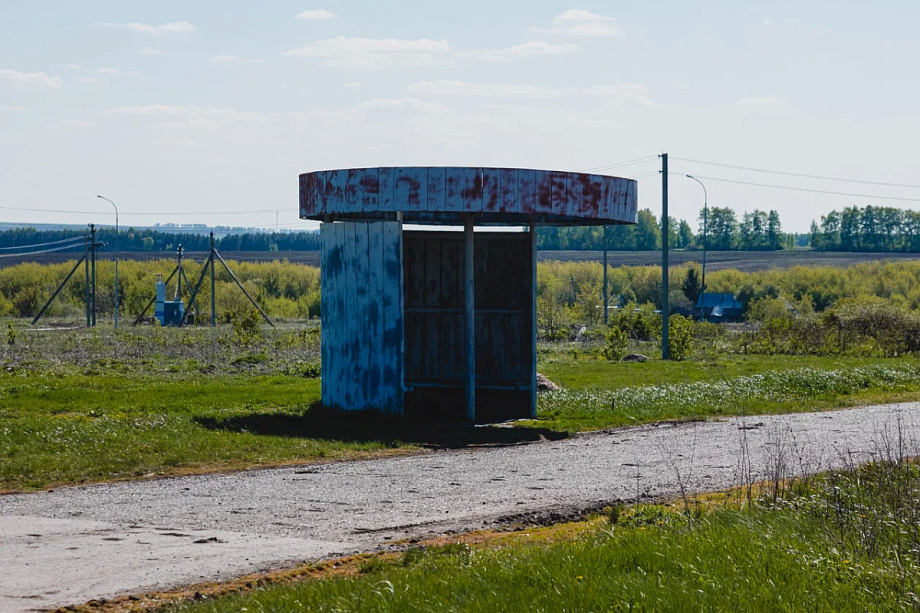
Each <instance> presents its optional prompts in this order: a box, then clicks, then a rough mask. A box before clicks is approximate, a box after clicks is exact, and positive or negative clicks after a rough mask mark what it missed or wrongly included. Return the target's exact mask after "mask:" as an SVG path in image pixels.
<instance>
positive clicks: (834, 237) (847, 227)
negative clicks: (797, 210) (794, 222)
mask: <svg viewBox="0 0 920 613" xmlns="http://www.w3.org/2000/svg"><path fill="white" fill-rule="evenodd" d="M810 243H811V246H812V248H814V249H820V250H823V251H876V252H894V251H903V252H909V253H917V252H920V212H917V211H905V210H902V209H896V208H892V207H878V206H871V205H870V206H867V207H865V208H859V207H856V206H851V207H847V208H845V209H843V211H842V212H837V211H831V212H830V213H828V214H827V215H825V216H824V217H822V218H821V223H820V224H819V223H818V222H815V221H813V222H811V236H810Z"/></svg>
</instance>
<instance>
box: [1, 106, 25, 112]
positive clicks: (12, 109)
mask: <svg viewBox="0 0 920 613" xmlns="http://www.w3.org/2000/svg"><path fill="white" fill-rule="evenodd" d="M28 110H29V109H27V108H26V107H24V106H7V105H5V104H0V112H3V113H25V112H26V111H28Z"/></svg>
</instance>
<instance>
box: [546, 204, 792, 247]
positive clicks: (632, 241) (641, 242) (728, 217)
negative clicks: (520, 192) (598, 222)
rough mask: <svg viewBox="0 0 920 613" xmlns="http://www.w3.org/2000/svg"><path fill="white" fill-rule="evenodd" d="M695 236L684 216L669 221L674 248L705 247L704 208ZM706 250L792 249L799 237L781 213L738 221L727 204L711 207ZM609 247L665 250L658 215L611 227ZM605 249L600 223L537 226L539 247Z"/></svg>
mask: <svg viewBox="0 0 920 613" xmlns="http://www.w3.org/2000/svg"><path fill="white" fill-rule="evenodd" d="M698 222H699V227H698V229H697V232H696V233H695V234H694V232H693V229H692V228H691V226H690V224H689V223H688V222H687V221H686V220H683V219H681V220H679V221H678V220H677V219H674V218H673V217H671V218H669V220H668V245H669V246H670V247H671V248H674V249H702V248H703V211H700V215H699V219H698ZM706 225H707V228H706V237H707V239H706V248H707V249H713V250H716V251H777V250H780V249H793V248H795V247H796V246H797V245H798V246H801V245H800V243H797V242H796V236H795V235H792V234H786V233H784V232H783V226H782V223H781V221H780V218H779V213H777V212H776V211H775V210H771V211H761V210H759V209H754V210H753V211H751V212H749V213H744V214H743V215H742V216H741V219H740V220H739V219H738V217H737V215H736V214H735V211H733V210H732V209H730V208H727V207H709V210H708V213H707V220H706ZM607 237H608V238H607V240H608V243H607V248H608V249H610V250H613V251H657V250H659V249H661V226H660V224H659V222H658V219H657V218H656V217H655V215H654V213H652V212H651V211H650V210H648V209H645V210H642V211H639V219H638V223H636V224H635V225H618V226H610V227H609V229H608V234H607ZM603 248H604V229H603V228H602V227H597V226H579V227H564V228H557V227H548V228H539V229H538V230H537V249H542V250H550V251H551V250H560V249H571V250H579V249H587V250H595V251H596V250H601V249H603Z"/></svg>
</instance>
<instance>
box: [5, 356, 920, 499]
mask: <svg viewBox="0 0 920 613" xmlns="http://www.w3.org/2000/svg"><path fill="white" fill-rule="evenodd" d="M263 366H264V364H260V365H259V368H262V367H263ZM241 368H242V367H241ZM540 368H541V370H543V371H545V372H547V373H549V374H550V376H551V377H555V378H556V379H557V380H558V381H561V382H562V383H564V384H565V385H566V389H565V390H563V391H562V392H557V393H553V394H546V395H541V398H540V400H539V403H538V404H539V410H538V419H537V420H535V421H530V422H521V423H519V424H518V425H519V426H521V427H519V428H514V429H508V428H475V429H469V430H464V429H459V430H458V429H455V428H454V429H438V428H431V427H424V426H421V425H417V424H411V423H410V424H406V423H400V422H392V421H386V420H379V419H371V418H369V417H368V416H357V417H356V416H339V415H334V414H329V413H327V412H325V411H323V410H322V409H321V407H319V406H318V402H319V392H320V384H319V380H318V379H311V378H304V377H302V376H292V375H280V374H274V375H273V374H262V372H263V371H262V370H254V371H248V370H241V371H240V372H237V373H232V372H220V371H217V372H211V371H209V370H208V369H207V368H204V369H203V368H202V367H201V364H200V363H199V362H194V364H193V365H192V366H189V365H188V364H185V363H182V364H181V365H178V366H177V364H176V362H175V360H168V361H166V362H156V361H155V362H153V363H152V364H148V365H146V366H143V367H142V366H138V365H136V364H135V365H133V366H132V365H129V366H124V364H123V363H121V362H117V363H114V365H113V363H112V362H111V361H108V362H106V361H103V366H100V365H99V363H98V362H96V363H93V364H91V365H89V366H85V367H84V366H79V367H77V366H72V365H64V366H62V365H48V364H40V365H32V366H22V365H18V366H16V367H14V366H9V367H8V368H7V370H4V371H2V373H0V460H2V461H0V489H6V490H19V489H26V490H28V489H34V488H41V487H48V486H53V485H56V484H66V483H83V482H91V481H105V480H114V479H124V478H136V477H143V476H149V475H169V474H184V473H191V472H203V471H213V470H233V469H239V468H245V467H249V466H266V465H277V464H284V463H294V462H310V461H318V460H329V459H336V458H350V457H361V456H366V455H372V454H383V453H396V452H410V451H412V450H414V449H418V448H420V447H426V446H435V447H442V446H448V447H462V446H468V445H475V444H480V443H493V444H494V443H502V442H509V443H510V442H521V441H527V440H537V439H539V438H540V437H541V436H547V437H564V436H566V435H567V433H569V432H576V431H583V430H591V429H599V428H607V427H614V426H621V425H630V424H636V423H644V422H650V421H657V420H663V419H680V418H688V417H704V416H708V415H725V414H737V413H739V412H747V413H749V414H755V413H775V412H791V411H803V410H814V409H826V408H834V407H842V406H851V405H854V404H860V403H869V402H883V401H893V400H906V399H914V398H920V377H917V376H916V374H917V362H916V361H914V360H911V359H905V358H902V359H891V360H879V359H875V360H863V359H852V358H843V359H821V358H789V357H785V358H782V359H777V358H772V357H725V358H720V359H719V360H714V361H702V362H660V361H650V362H647V363H645V364H610V363H606V362H583V361H578V362H574V361H559V360H556V361H554V362H552V363H549V362H547V363H543V364H541V365H540ZM801 368H810V369H814V371H817V372H818V373H819V374H820V373H821V372H823V371H829V372H832V373H834V374H833V375H830V376H828V377H824V378H821V381H823V383H822V384H821V385H818V386H816V385H812V384H810V383H809V382H808V380H809V379H813V378H814V372H813V371H808V372H807V373H805V374H803V375H796V374H794V373H792V374H787V375H783V373H789V372H790V371H794V370H796V369H801ZM202 371H204V372H202ZM751 373H767V375H769V377H768V379H767V380H764V381H761V380H760V379H757V378H754V379H752V378H751V377H752V375H751ZM806 375H807V376H806ZM726 381H727V382H728V383H727V384H726ZM779 389H781V390H782V394H781V395H780V396H778V395H777V393H778V392H777V390H779ZM611 405H613V407H612V406H611Z"/></svg>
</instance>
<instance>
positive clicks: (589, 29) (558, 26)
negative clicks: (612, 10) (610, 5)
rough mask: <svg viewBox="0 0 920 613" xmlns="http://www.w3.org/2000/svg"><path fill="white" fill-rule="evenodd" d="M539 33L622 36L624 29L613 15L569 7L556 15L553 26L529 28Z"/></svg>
mask: <svg viewBox="0 0 920 613" xmlns="http://www.w3.org/2000/svg"><path fill="white" fill-rule="evenodd" d="M529 31H530V32H535V33H537V34H561V35H566V36H622V35H623V30H622V29H621V28H620V27H619V26H618V25H617V23H616V20H615V19H613V17H606V16H604V15H598V14H597V13H591V12H589V11H585V10H582V9H569V10H568V11H565V12H564V13H560V14H558V15H556V17H555V18H554V19H553V27H552V28H538V27H536V26H534V27H531V28H529Z"/></svg>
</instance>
